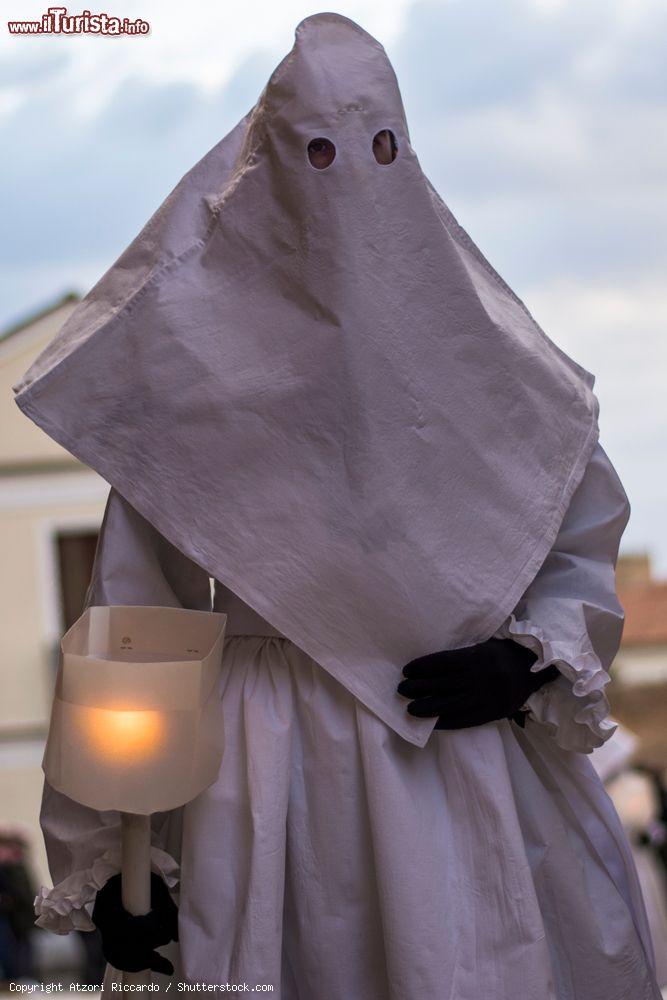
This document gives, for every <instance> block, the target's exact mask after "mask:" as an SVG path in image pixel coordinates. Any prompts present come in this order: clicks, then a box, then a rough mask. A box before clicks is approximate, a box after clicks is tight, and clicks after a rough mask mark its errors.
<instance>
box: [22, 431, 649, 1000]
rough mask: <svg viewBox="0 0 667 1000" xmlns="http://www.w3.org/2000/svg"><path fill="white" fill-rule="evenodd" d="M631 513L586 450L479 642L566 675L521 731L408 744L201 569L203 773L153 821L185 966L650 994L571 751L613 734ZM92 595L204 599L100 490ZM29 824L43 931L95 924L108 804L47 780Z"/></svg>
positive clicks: (605, 815) (112, 842) (182, 601)
mask: <svg viewBox="0 0 667 1000" xmlns="http://www.w3.org/2000/svg"><path fill="white" fill-rule="evenodd" d="M221 516H224V512H221ZM627 517H628V504H627V498H626V497H625V494H624V492H623V490H622V487H621V486H620V483H619V481H618V477H617V476H616V474H615V472H614V470H613V467H612V466H611V465H610V463H609V461H608V459H607V457H606V455H605V453H604V451H603V449H602V448H601V447H600V446H599V445H598V446H597V447H596V450H595V452H594V454H593V457H592V458H591V460H590V463H589V466H588V468H587V470H586V473H585V476H584V479H583V480H582V483H581V484H580V486H579V488H578V489H577V491H576V493H575V495H574V497H573V499H572V501H571V504H570V508H569V510H568V513H567V515H566V517H565V520H564V522H563V524H562V527H561V530H560V532H559V535H558V538H557V540H556V542H555V544H554V546H553V548H552V550H551V552H550V554H549V556H548V557H547V559H546V560H545V562H544V564H543V565H542V567H541V569H540V571H539V573H538V575H537V576H536V577H535V579H534V581H533V583H532V584H531V586H530V587H529V588H528V590H527V591H526V593H525V594H524V596H523V598H522V600H521V602H520V603H519V604H518V605H517V607H516V609H515V611H514V613H513V614H512V615H511V616H510V617H509V618H508V620H507V621H506V622H505V623H504V625H503V626H502V627H501V628H500V629H499V630H498V632H497V633H496V634H497V635H501V636H503V635H504V636H512V637H513V638H514V639H515V640H516V641H518V642H521V643H523V644H525V645H529V646H531V648H533V649H535V651H536V652H537V653H538V655H539V659H538V661H537V663H536V665H535V668H536V669H543V668H544V667H545V666H546V665H547V664H548V663H550V662H555V663H556V665H557V666H558V668H559V670H560V672H561V675H562V676H560V677H559V678H558V679H557V680H556V681H555V682H553V683H551V684H548V685H546V686H545V687H543V688H542V689H541V690H540V691H538V692H537V693H536V694H534V695H532V696H531V697H530V698H529V699H528V702H527V703H526V707H527V708H528V709H529V710H530V715H529V718H528V721H527V724H526V728H525V730H522V729H521V728H520V727H518V726H517V725H516V724H515V723H513V722H509V721H501V722H496V723H491V724H488V725H485V726H480V727H477V728H473V729H465V730H459V731H454V732H442V731H438V730H436V731H434V732H433V734H432V735H431V737H430V738H429V740H428V742H427V744H426V746H425V747H423V748H420V747H418V746H415V745H414V744H411V743H408V742H407V741H406V740H404V739H403V738H402V737H401V736H399V735H398V734H397V733H396V732H394V731H393V730H392V729H390V728H389V727H388V726H387V725H386V724H385V723H384V722H383V721H382V720H381V719H380V718H378V717H377V716H376V715H375V714H373V713H372V712H371V711H370V710H369V709H368V708H366V707H364V706H363V705H362V704H361V702H359V701H358V700H357V699H356V698H355V697H354V696H353V695H352V694H351V693H350V692H349V691H348V690H347V689H346V688H345V687H344V686H343V685H342V684H341V683H340V682H339V681H338V680H336V679H334V678H333V676H331V675H330V674H329V673H327V671H326V670H325V669H323V668H322V667H321V666H320V665H319V664H317V663H316V662H315V661H314V660H313V659H311V658H310V657H309V656H308V655H307V654H306V653H305V652H303V651H302V650H300V649H299V648H298V647H297V646H295V645H294V644H293V643H292V642H291V641H290V640H288V639H287V638H284V637H283V636H281V635H280V633H278V632H277V631H276V629H274V628H273V627H272V626H271V625H270V624H268V623H267V622H265V621H264V620H263V619H262V618H260V617H259V615H257V614H256V613H255V612H254V611H253V610H252V609H251V608H249V607H247V605H243V604H242V602H241V601H240V600H239V599H238V598H236V597H235V596H234V595H232V594H230V593H229V591H226V590H225V589H224V588H223V587H221V586H220V584H219V583H218V582H217V581H216V583H215V593H214V603H213V607H214V608H215V610H220V611H226V612H227V613H228V615H229V623H228V638H227V639H226V641H225V651H224V656H223V671H222V681H221V688H220V692H221V700H220V715H221V725H223V724H224V727H225V734H226V749H225V754H224V758H223V763H222V767H221V770H220V775H219V778H218V780H217V781H216V783H215V784H214V785H213V786H212V787H210V788H209V789H208V790H207V791H206V792H204V793H203V794H201V795H200V796H199V797H198V798H197V799H196V800H195V801H193V802H191V803H190V804H188V805H187V806H185V807H184V808H183V810H178V811H176V812H174V813H172V814H169V815H161V816H155V817H154V821H153V829H154V840H155V850H154V866H155V868H156V869H157V870H159V871H161V872H162V873H163V874H164V875H165V877H166V878H167V881H168V883H169V884H174V883H175V882H176V878H177V871H176V864H175V862H174V860H172V859H175V860H176V861H178V862H180V883H179V885H178V890H179V906H180V915H179V933H180V962H181V966H182V978H183V981H185V982H188V983H192V982H202V983H208V984H220V983H230V984H241V983H243V982H246V983H248V984H249V986H250V987H251V988H252V987H253V986H255V984H269V985H272V986H273V992H272V993H271V995H272V996H275V997H280V998H281V1000H297V998H300V1000H304V998H308V1000H310V998H312V997H318V998H319V997H321V998H323V1000H421V998H422V997H423V998H426V997H428V998H429V1000H430V998H442V1000H479V998H480V997H484V998H489V1000H515V998H516V997H520V998H521V1000H629V998H632V1000H649V998H650V1000H658V998H659V996H660V993H659V991H658V988H657V985H656V982H655V977H654V972H653V956H652V950H651V943H650V936H649V931H648V927H647V921H646V914H645V909H644V905H643V902H642V898H641V892H640V889H639V885H638V881H637V876H636V872H635V868H634V865H633V861H632V856H631V852H630V848H629V845H628V842H627V839H626V837H625V834H624V832H623V829H622V827H621V824H620V822H619V819H618V816H617V814H616V811H615V809H614V807H613V805H612V803H611V800H610V799H609V797H608V795H607V793H606V792H605V790H604V788H603V785H602V783H601V781H600V779H599V778H598V776H597V774H596V772H595V770H594V768H593V767H592V765H591V763H590V761H589V759H588V757H587V756H586V753H587V752H590V751H591V750H592V749H593V748H594V747H596V746H599V745H600V744H601V743H602V742H603V741H604V740H605V739H607V738H609V737H610V735H611V734H612V732H613V726H612V725H611V723H609V721H608V720H607V712H608V704H607V701H606V698H605V696H604V691H603V686H604V684H605V683H606V681H607V680H608V673H607V670H608V667H609V665H610V663H611V660H612V659H613V656H614V654H615V652H616V649H617V646H618V642H619V639H620V631H621V625H622V620H623V615H622V610H621V608H620V605H619V604H618V600H617V598H616V595H615V587H614V565H615V561H616V558H617V553H618V543H619V539H620V535H621V533H622V531H623V528H624V526H625V524H626V522H627ZM87 603H88V604H112V603H116V604H162V605H168V606H174V605H182V606H185V607H192V608H199V609H210V608H211V606H212V605H211V595H210V587H209V579H208V576H207V574H206V573H205V572H204V570H202V569H201V568H200V567H198V566H196V565H195V564H194V563H192V562H191V561H190V560H189V559H186V557H185V556H183V555H182V554H181V553H180V552H179V551H178V550H177V549H175V548H174V547H173V546H172V545H171V544H170V543H169V542H167V541H166V540H165V539H164V538H163V537H162V536H161V535H160V534H159V533H158V532H157V531H156V530H155V528H153V526H152V525H150V524H149V523H148V522H147V521H146V520H145V519H144V518H143V517H141V515H139V514H138V513H137V512H136V511H134V510H133V509H132V508H131V507H130V506H129V504H128V503H127V502H126V501H125V500H124V499H123V498H122V497H121V496H120V494H118V493H117V492H116V491H115V490H113V489H112V490H111V493H110V496H109V501H108V504H107V509H106V512H105V517H104V522H103V527H102V533H101V538H100V543H99V546H98V550H97V555H96V560H95V566H94V571H93V579H92V581H91V586H90V588H89V591H88V594H87ZM359 669H360V670H363V664H360V665H359ZM399 680H400V677H397V678H396V681H397V683H398V681H399ZM406 704H407V702H406ZM41 820H42V826H43V830H44V836H45V840H46V845H47V849H48V854H49V862H50V866H51V872H52V876H53V879H54V883H55V888H54V889H53V890H51V891H50V892H49V891H47V890H42V891H41V892H40V895H39V896H38V900H37V911H38V914H39V920H38V923H39V924H40V925H41V926H44V927H48V928H50V929H52V930H57V931H60V932H66V931H67V930H68V929H71V928H72V927H74V926H78V927H80V928H86V927H88V928H90V927H91V926H92V924H91V922H90V918H89V910H90V906H91V902H92V900H93V898H94V893H95V891H96V889H97V888H99V886H100V885H102V884H103V883H104V880H105V879H106V878H107V877H108V876H109V874H110V873H111V872H112V871H115V870H118V852H117V848H116V844H117V837H118V816H117V814H115V813H111V812H108V813H95V812H93V811H92V810H90V809H87V808H84V807H82V806H79V805H77V804H75V803H73V802H71V801H70V800H68V799H67V798H65V797H64V796H62V795H61V794H60V793H57V792H55V791H54V790H53V789H51V788H49V787H48V786H46V787H45V792H44V801H43V806H42V816H41ZM176 951H178V949H177V948H176V947H175V946H171V948H170V954H173V953H174V952H176ZM237 988H238V987H237Z"/></svg>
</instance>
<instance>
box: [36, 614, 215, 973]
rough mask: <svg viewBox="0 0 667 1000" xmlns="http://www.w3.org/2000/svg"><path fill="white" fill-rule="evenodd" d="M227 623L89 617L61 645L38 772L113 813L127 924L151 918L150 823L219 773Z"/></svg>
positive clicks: (185, 617) (211, 617)
mask: <svg viewBox="0 0 667 1000" xmlns="http://www.w3.org/2000/svg"><path fill="white" fill-rule="evenodd" d="M226 621H227V616H226V615H224V614H218V613H217V612H213V611H191V610H187V609H184V608H167V607H150V606H143V605H138V606H137V605H110V606H105V607H97V606H93V607H89V608H88V609H87V610H86V611H85V612H84V614H83V615H82V616H81V617H80V618H79V619H78V620H77V621H76V622H75V624H74V625H73V626H72V627H71V628H70V629H69V631H68V632H66V633H65V635H64V636H63V638H62V641H61V648H62V653H63V656H62V662H61V666H60V670H59V672H58V679H57V682H56V691H55V696H54V700H53V708H52V713H51V724H50V727H49V735H48V739H47V744H46V749H45V752H44V760H43V764H42V766H43V769H44V773H45V775H46V777H47V780H48V782H49V784H50V785H51V786H52V787H53V788H55V789H57V790H58V791H60V792H62V793H63V794H65V795H67V796H68V797H69V798H71V799H74V800H75V801H77V802H81V803H82V804H83V805H86V806H90V807H91V808H93V809H99V810H106V809H117V810H120V812H121V814H122V892H123V905H124V906H125V908H126V909H127V910H129V911H130V912H131V913H146V912H148V910H149V909H150V819H149V817H150V814H151V813H153V812H163V811H165V810H168V809H174V808H176V807H177V806H181V805H183V804H184V803H186V802H189V801H190V800H191V799H193V798H195V797H196V796H197V795H198V794H199V793H200V792H202V791H203V790H204V789H205V788H207V787H208V786H209V785H210V784H212V783H213V782H214V781H215V779H216V777H217V775H218V772H219V769H220V762H221V758H222V752H223V743H224V734H223V729H222V712H221V708H220V696H219V691H218V682H219V678H220V661H221V656H222V646H223V640H224V633H225V625H226ZM125 981H136V977H131V976H128V975H127V974H125ZM142 981H144V979H142Z"/></svg>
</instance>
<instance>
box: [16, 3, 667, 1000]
mask: <svg viewBox="0 0 667 1000" xmlns="http://www.w3.org/2000/svg"><path fill="white" fill-rule="evenodd" d="M593 384H594V378H593V376H592V375H591V374H590V373H589V372H587V371H585V370H584V369H582V368H581V367H580V366H579V365H577V364H576V363H575V362H574V361H572V360H571V359H570V358H568V357H567V356H566V355H565V354H564V353H563V352H562V351H560V350H559V349H558V348H557V347H556V346H555V345H554V344H553V343H552V342H551V341H550V340H549V339H548V337H547V336H546V335H545V334H544V333H543V331H542V330H541V329H540V328H539V327H538V325H537V324H536V323H535V321H534V320H533V319H532V317H531V316H530V314H529V313H528V311H527V309H526V308H525V306H524V305H523V304H522V303H521V302H520V301H519V299H518V298H517V297H516V295H514V293H513V292H512V291H511V289H509V288H508V287H507V285H506V284H505V283H504V282H503V280H502V279H501V278H500V277H499V275H498V274H497V273H496V272H495V270H494V269H493V268H492V267H491V265H490V264H489V263H488V261H487V260H486V259H485V258H484V257H483V255H482V254H481V253H480V251H479V250H478V249H477V247H476V246H475V245H474V244H473V242H472V241H471V239H470V238H469V236H468V235H467V234H466V233H465V232H464V231H463V230H462V229H461V227H460V226H459V225H458V224H457V222H456V220H455V219H454V218H453V216H452V215H451V213H450V212H449V210H448V209H447V207H446V206H445V205H444V204H443V202H442V201H441V199H440V198H439V196H438V195H437V193H436V192H435V190H434V189H433V187H432V186H431V184H430V183H429V181H428V180H427V178H426V177H425V176H424V174H423V173H422V171H421V168H420V166H419V162H418V160H417V157H416V155H415V153H414V151H413V149H412V147H411V145H410V140H409V135H408V129H407V125H406V121H405V115H404V110H403V106H402V102H401V97H400V93H399V90H398V85H397V82H396V78H395V76H394V73H393V70H392V68H391V65H390V63H389V61H388V59H387V57H386V54H385V52H384V50H383V48H382V46H381V45H380V44H379V43H378V42H377V41H375V39H373V38H372V37H371V36H369V35H368V34H367V33H366V32H364V31H363V30H362V29H361V28H360V27H359V26H358V25H356V24H354V23H353V22H352V21H350V20H348V19H347V18H344V17H341V16H339V15H336V14H328V13H327V14H317V15H314V16H313V17H309V18H306V20H304V21H302V22H301V24H299V26H298V27H297V29H296V40H295V44H294V47H293V49H292V51H291V52H290V53H289V54H288V55H287V56H286V57H285V58H284V59H283V61H282V62H281V63H280V65H279V66H278V67H277V69H276V70H275V71H274V73H273V74H272V76H271V78H270V80H269V82H268V84H267V86H266V87H265V89H264V91H263V92H262V94H261V96H260V98H259V100H258V102H257V104H256V105H255V107H254V108H253V109H252V110H251V111H250V112H249V113H248V114H247V115H246V116H245V117H244V118H243V120H242V121H241V122H239V124H238V125H237V126H236V127H235V128H234V129H233V130H232V131H231V132H230V133H229V135H227V136H226V137H225V138H224V139H223V140H222V141H221V142H220V143H219V144H218V145H217V146H216V147H215V148H214V149H212V150H211V151H210V152H209V153H208V154H207V155H206V156H205V157H204V158H203V159H202V160H201V161H200V162H199V163H198V164H197V165H196V166H195V167H194V168H193V169H192V170H191V171H190V172H189V173H188V174H187V175H186V176H185V177H184V178H183V180H182V181H181V182H180V184H179V185H178V186H177V187H176V188H175V190H174V191H173V192H172V194H171V195H170V197H169V198H168V199H167V200H166V201H165V203H164V204H163V205H162V206H161V207H160V208H159V210H158V211H157V212H156V214H155V215H154V216H153V218H152V219H151V220H150V221H149V222H148V224H147V225H146V227H145V228H144V229H143V231H142V232H141V233H140V234H139V236H138V237H137V238H136V240H135V241H134V242H133V243H132V244H131V246H130V247H129V248H128V249H127V250H126V251H125V253H124V254H123V255H122V256H121V257H120V258H119V260H118V261H117V262H116V264H115V265H114V266H113V267H112V268H111V269H110V270H109V271H108V272H107V274H106V275H105V276H104V277H103V278H102V279H101V281H100V282H99V283H98V284H97V285H96V286H95V288H93V290H92V291H91V292H90V294H89V295H88V296H87V298H86V299H85V300H84V301H83V302H82V303H81V305H80V306H79V307H78V308H77V309H76V311H75V312H74V314H73V315H72V316H71V318H70V319H69V321H68V322H67V324H66V325H65V327H64V328H63V329H62V331H61V332H60V333H59V335H58V336H57V337H56V339H55V340H54V341H53V343H52V344H51V345H49V347H48V348H47V349H46V350H45V351H44V352H43V353H42V355H40V357H39V358H38V359H37V360H36V361H35V363H34V364H33V366H32V367H31V368H30V370H29V371H28V372H27V373H26V375H25V377H24V378H23V380H22V381H21V382H20V383H18V384H17V385H16V386H15V390H16V392H17V402H18V404H19V406H20V407H21V408H22V410H23V411H24V412H25V413H26V414H27V415H28V416H30V417H31V418H32V419H33V420H34V421H35V422H36V423H37V424H39V425H40V426H41V427H42V428H44V430H46V431H47V433H49V434H50V435H51V436H52V437H54V438H55V439H56V440H57V441H59V442H60V443H61V444H62V445H63V446H64V447H66V448H67V449H69V450H70V451H71V452H72V453H73V454H74V455H76V456H77V457H78V458H79V459H80V460H81V461H83V462H85V463H86V464H88V465H89V466H91V467H92V468H94V469H96V470H97V471H98V472H99V473H100V475H102V476H103V477H104V478H105V479H106V480H107V481H108V482H109V484H110V486H111V489H110V493H109V499H108V502H107V507H106V512H105V515H104V521H103V525H102V529H101V535H100V540H99V544H98V549H97V553H96V558H95V565H94V570H93V578H92V581H91V584H90V587H89V590H88V593H87V597H86V603H87V605H89V604H96V605H99V604H152V605H166V606H183V607H188V608H197V609H204V610H206V609H209V610H210V609H211V608H213V609H214V610H216V611H224V612H226V613H227V614H228V637H227V639H226V644H225V651H224V656H223V677H222V682H221V689H220V724H221V725H224V729H225V753H224V757H223V762H222V766H221V771H220V775H219V779H218V781H217V782H216V783H215V784H214V785H213V786H212V787H211V788H209V789H208V790H207V791H206V792H204V793H203V794H202V795H200V796H199V797H198V798H197V799H196V800H195V801H193V802H191V803H190V804H189V805H187V806H186V807H184V808H183V809H182V810H178V811H175V812H173V813H170V814H169V815H167V816H164V815H163V816H158V817H155V818H154V824H153V825H154V838H155V845H154V858H153V861H154V868H155V871H156V872H157V873H159V874H161V875H162V877H163V879H164V881H166V883H167V885H168V886H170V887H176V885H178V889H177V891H178V902H179V919H178V926H179V951H180V956H179V961H180V964H181V967H182V975H183V977H184V980H185V981H187V982H205V983H207V984H219V983H223V982H229V983H242V982H247V983H249V984H251V986H252V985H254V984H267V985H271V986H273V990H274V993H275V994H277V995H278V996H280V997H282V998H283V1000H292V998H296V997H322V998H326V1000H369V998H371V997H372V998H374V1000H375V998H378V1000H379V998H391V1000H414V998H417V997H427V996H428V997H443V998H444V997H448V998H449V997H451V998H456V1000H472V998H475V1000H476V998H478V997H479V996H489V997H493V998H494V1000H510V998H514V997H516V996H520V997H522V1000H548V998H558V1000H565V998H567V1000H596V998H600V1000H602V998H604V1000H621V998H624V1000H625V998H627V997H629V996H632V997H633V998H636V1000H649V998H651V1000H657V998H658V997H659V993H658V991H657V987H656V984H655V978H654V973H653V957H652V952H651V943H650V938H649V933H648V930H647V924H646V915H645V911H644V907H643V903H642V899H641V894H640V891H639V887H638V882H637V877H636V873H635V869H634V866H633V863H632V858H631V854H630V850H629V846H628V843H627V840H626V838H625V835H624V833H623V830H622V828H621V825H620V823H619V820H618V817H617V815H616V813H615V811H614V809H613V806H612V805H611V803H610V801H609V799H608V797H607V795H606V794H605V792H604V790H603V787H602V784H601V782H600V780H599V778H598V777H597V775H596V773H595V771H594V769H593V768H592V766H591V764H590V762H589V760H588V758H587V757H586V754H587V753H589V752H591V751H592V750H593V748H595V747H598V746H600V745H601V744H602V743H604V741H605V740H607V739H608V738H609V737H610V736H611V735H612V733H613V729H614V727H613V725H612V724H611V723H610V722H609V721H608V719H607V710H608V704H607V701H606V698H605V695H604V690H603V688H604V685H605V684H606V682H607V681H608V679H609V678H608V673H607V670H608V667H609V665H610V663H611V661H612V659H613V657H614V654H615V652H616V650H617V647H618V644H619V641H620V635H621V630H622V622H623V612H622V608H621V607H620V605H619V602H618V600H617V597H616V593H615V583H614V567H615V562H616V558H617V554H618V545H619V540H620V537H621V534H622V532H623V529H624V527H625V525H626V523H627V520H628V516H629V505H628V500H627V497H626V495H625V492H624V490H623V487H622V485H621V483H620V482H619V479H618V476H617V475H616V473H615V471H614V469H613V467H612V465H611V464H610V462H609V459H608V458H607V456H606V454H605V452H604V450H603V449H602V447H601V445H600V444H599V441H598V426H597V415H598V405H597V400H596V397H595V395H594V394H593V391H592V389H593ZM210 578H213V580H214V591H213V596H211V588H210ZM408 662H409V666H406V664H407V663H408ZM402 668H405V669H404V671H403V673H402V672H401V670H402ZM407 699H410V700H409V701H408V700H407ZM519 709H520V710H521V711H520V712H519ZM511 720H512V721H511ZM434 730H435V731H434ZM42 826H43V830H44V834H45V838H46V843H47V848H48V853H49V860H50V864H51V871H52V875H53V879H54V888H53V889H52V890H50V891H46V890H42V892H41V893H40V896H39V897H38V901H37V910H38V913H39V920H38V923H39V924H40V925H41V926H43V927H49V928H51V929H55V930H59V931H61V932H65V931H67V930H68V929H70V928H72V927H79V928H86V927H88V928H91V927H92V926H93V925H92V922H91V919H90V913H89V910H90V905H89V904H91V903H92V902H93V901H95V910H94V911H93V918H94V920H95V922H96V923H97V924H98V925H99V926H102V928H103V934H105V933H107V934H108V935H113V927H112V928H111V930H109V929H108V928H109V926H110V924H113V920H110V918H109V916H108V913H109V911H108V909H105V907H106V902H105V900H106V899H107V895H109V894H110V893H111V889H110V887H111V886H112V884H113V878H112V876H113V875H114V873H115V872H117V871H118V851H117V846H116V845H117V840H118V816H117V815H115V814H113V813H104V814H99V813H95V812H93V811H92V810H89V809H86V808H83V807H80V806H78V805H75V804H74V803H73V802H71V801H69V800H67V799H66V798H64V796H62V795H61V794H60V793H58V792H57V791H55V790H54V789H52V788H49V786H48V785H46V786H45V790H44V801H43V807H42ZM179 865H180V870H179V868H178V866H179ZM179 879H180V881H179ZM105 893H106V894H107V895H105ZM116 903H117V897H116ZM156 905H157V904H156ZM111 909H113V907H111ZM96 913H97V916H96ZM139 919H140V918H139ZM165 919H166V918H165ZM169 919H171V918H169ZM121 936H122V935H121ZM118 940H120V938H118V939H117V940H116V944H117V943H118ZM165 940H166V937H165ZM159 943H161V941H160V940H159V939H158V937H155V939H154V941H153V944H159ZM137 947H138V946H137ZM142 947H143V945H142ZM172 951H176V949H175V948H174V947H173V946H172ZM121 952H122V947H120V951H119V950H118V949H116V950H115V951H114V950H113V948H111V946H109V947H108V951H107V953H108V954H109V955H110V954H120V953H121ZM135 958H136V956H135ZM144 961H146V960H145V959H144ZM156 967H160V968H163V967H164V966H162V964H161V963H160V962H157V963H156Z"/></svg>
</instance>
